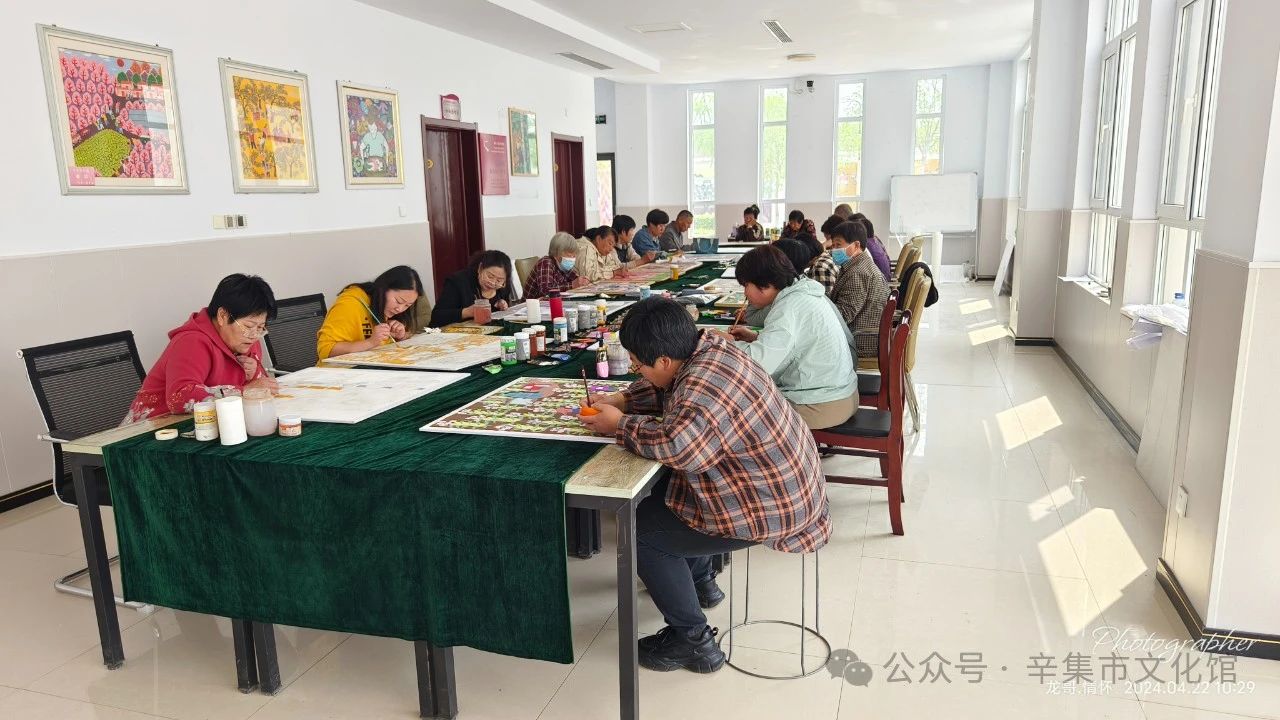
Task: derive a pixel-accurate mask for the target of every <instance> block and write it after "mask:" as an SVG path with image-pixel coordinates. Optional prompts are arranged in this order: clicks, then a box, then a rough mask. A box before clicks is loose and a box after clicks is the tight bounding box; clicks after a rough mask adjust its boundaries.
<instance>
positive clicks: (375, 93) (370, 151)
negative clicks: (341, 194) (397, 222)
mask: <svg viewBox="0 0 1280 720" xmlns="http://www.w3.org/2000/svg"><path fill="white" fill-rule="evenodd" d="M338 108H339V111H340V112H341V113H342V118H341V124H342V160H343V163H344V167H346V171H345V174H346V178H347V187H404V160H403V157H402V156H401V153H400V98H399V95H398V94H397V93H396V92H395V91H394V90H387V89H378V88H371V87H364V86H361V85H354V84H352V83H346V82H342V81H339V82H338Z"/></svg>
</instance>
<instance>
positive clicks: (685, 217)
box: [658, 210, 693, 253]
mask: <svg viewBox="0 0 1280 720" xmlns="http://www.w3.org/2000/svg"><path fill="white" fill-rule="evenodd" d="M691 227H693V213H691V212H689V211H688V210H681V211H680V212H678V213H676V219H675V221H674V222H672V223H671V224H670V225H668V226H667V229H666V232H664V233H662V237H660V238H658V244H659V245H661V246H662V249H663V250H664V251H666V252H673V253H674V252H682V251H683V250H684V249H685V248H686V247H689V246H690V245H692V244H693V241H691V240H690V239H689V228H691Z"/></svg>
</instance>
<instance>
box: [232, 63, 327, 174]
mask: <svg viewBox="0 0 1280 720" xmlns="http://www.w3.org/2000/svg"><path fill="white" fill-rule="evenodd" d="M219 62H220V65H221V67H222V74H223V93H224V96H225V97H224V100H225V101H226V104H227V108H226V110H227V128H228V139H229V142H230V144H231V162H232V168H233V173H232V179H233V180H234V183H235V189H236V192H264V191H266V192H272V191H274V192H280V191H285V192H312V191H315V190H316V189H318V186H317V183H316V176H315V151H314V148H313V143H312V140H311V138H312V134H311V109H310V99H309V96H308V92H307V77H306V76H305V75H302V74H299V73H293V72H286V71H284V70H274V69H271V68H261V67H257V66H253V65H246V64H243V63H237V62H233V61H230V60H225V59H224V60H221V61H219Z"/></svg>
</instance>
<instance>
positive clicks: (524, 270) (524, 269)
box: [516, 257, 542, 287]
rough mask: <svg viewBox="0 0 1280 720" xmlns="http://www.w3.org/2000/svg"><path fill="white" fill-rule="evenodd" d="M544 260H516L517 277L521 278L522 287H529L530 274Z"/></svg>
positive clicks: (533, 258) (531, 258)
mask: <svg viewBox="0 0 1280 720" xmlns="http://www.w3.org/2000/svg"><path fill="white" fill-rule="evenodd" d="M541 259H542V258H538V257H527V258H520V259H519V260H516V277H518V278H520V287H527V286H528V285H529V273H531V272H533V266H534V265H537V264H538V261H539V260H541Z"/></svg>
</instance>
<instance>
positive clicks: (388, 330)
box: [316, 265, 423, 360]
mask: <svg viewBox="0 0 1280 720" xmlns="http://www.w3.org/2000/svg"><path fill="white" fill-rule="evenodd" d="M422 294H423V291H422V278H421V277H419V276H418V271H417V270H414V269H413V268H411V267H409V266H407V265H397V266H396V267H393V268H391V269H390V270H388V271H386V272H384V273H382V274H381V275H379V276H378V277H376V278H374V280H373V282H364V283H352V284H350V285H348V286H346V287H345V288H343V289H342V292H340V293H338V299H337V300H335V301H334V303H333V307H331V308H329V312H328V314H327V315H325V316H324V324H322V325H321V326H320V331H319V332H318V333H316V353H317V354H318V355H319V356H320V359H321V360H324V359H325V358H329V357H333V356H335V355H346V354H348V353H353V352H362V351H364V350H372V349H374V348H376V347H379V346H382V345H385V344H387V343H389V342H392V341H399V340H404V339H405V338H407V337H409V330H408V328H407V327H406V322H407V320H408V315H409V312H410V311H411V310H412V309H413V306H414V304H415V303H416V302H418V298H419V297H420V296H421V295H422Z"/></svg>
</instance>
